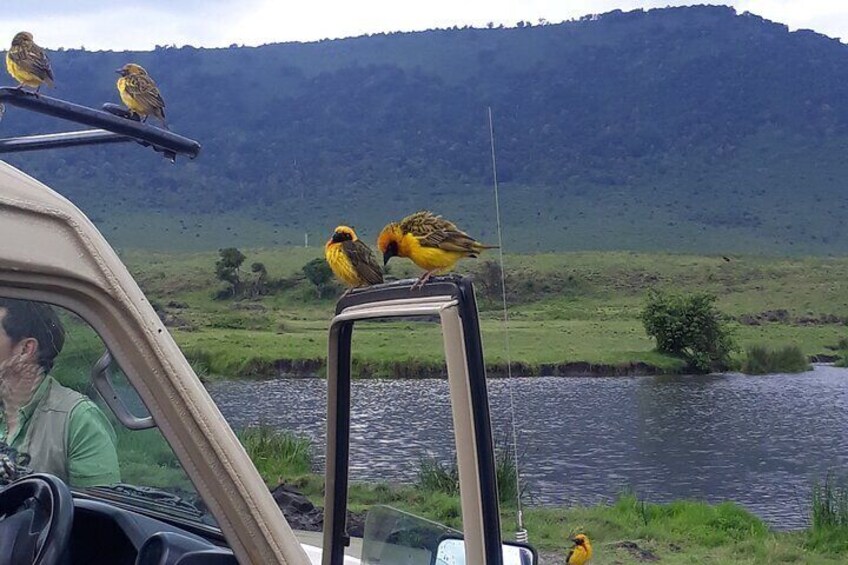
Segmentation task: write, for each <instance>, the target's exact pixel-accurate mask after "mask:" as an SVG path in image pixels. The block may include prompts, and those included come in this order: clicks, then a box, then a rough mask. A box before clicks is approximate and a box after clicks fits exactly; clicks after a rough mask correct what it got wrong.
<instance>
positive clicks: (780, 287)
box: [123, 248, 848, 380]
mask: <svg viewBox="0 0 848 565" xmlns="http://www.w3.org/2000/svg"><path fill="white" fill-rule="evenodd" d="M244 253H245V255H247V256H248V261H247V262H248V263H250V262H253V261H256V262H260V263H262V265H263V266H264V267H265V268H266V270H267V276H268V277H269V280H271V281H272V282H274V281H275V282H274V284H275V286H274V290H273V291H268V293H266V294H262V293H259V294H256V295H255V296H254V297H252V298H242V299H237V300H232V299H224V300H216V299H215V298H214V296H215V295H216V294H218V293H220V291H221V290H222V289H223V288H224V286H225V285H224V283H221V282H220V281H216V279H215V277H214V263H215V260H216V258H217V255H216V254H215V253H198V254H173V255H164V254H154V253H146V252H137V251H135V252H127V253H124V254H123V259H124V260H125V261H126V263H127V264H128V266H129V268H130V270H131V272H132V273H133V275H134V276H135V277H136V279H137V280H138V281H139V283H140V285H141V286H142V288H143V290H144V291H145V293H146V294H147V295H148V296H149V298H150V299H151V302H152V303H154V304H155V305H156V307H157V308H158V310H159V312H160V315H161V316H162V319H163V320H164V321H165V323H166V325H167V326H168V327H169V329H170V331H171V332H172V333H173V335H174V337H175V339H176V340H177V343H178V344H179V345H180V346H181V347H182V348H183V350H184V351H185V353H186V355H187V356H188V357H189V359H190V360H192V362H193V364H194V366H195V368H196V369H197V370H198V372H200V373H202V374H203V376H204V378H205V379H207V380H214V379H218V378H276V377H285V376H297V377H302V376H316V375H317V376H320V375H321V374H322V373H323V367H324V358H325V356H326V349H327V341H326V340H327V326H328V322H329V320H330V318H331V317H332V311H333V306H334V303H335V300H334V298H332V296H334V292H335V291H332V290H331V291H330V292H329V293H328V296H330V297H328V298H325V299H319V298H318V297H317V296H318V295H317V292H316V289H315V287H314V286H312V285H311V283H309V281H308V280H306V279H305V278H304V277H303V275H302V273H301V271H300V269H301V267H302V266H303V265H304V264H305V263H307V262H308V261H309V260H310V259H314V258H316V257H320V253H321V251H320V249H317V248H314V249H313V248H310V249H304V248H281V249H273V250H269V249H256V250H244ZM483 265H484V263H482V262H473V261H468V262H465V263H463V264H462V267H463V268H465V269H468V270H470V272H471V274H472V275H473V276H475V280H476V283H475V285H476V287H477V289H478V298H479V306H480V316H481V328H482V334H483V342H484V353H485V357H486V362H487V365H488V367H489V373H490V375H491V376H493V377H499V376H502V375H504V374H505V373H506V370H505V369H506V352H505V346H504V343H505V340H504V330H503V324H502V321H501V316H502V314H501V312H500V310H499V302H498V300H497V296H496V294H497V293H496V292H495V290H497V289H496V288H495V289H494V290H493V287H492V284H491V280H489V279H488V278H487V271H486V269H484V268H483ZM506 266H507V288H508V289H509V290H510V293H509V294H510V297H509V300H510V334H509V337H510V349H511V357H512V362H513V374H515V375H519V376H534V375H544V374H547V375H561V376H572V375H579V376H586V375H597V376H611V375H636V374H671V373H679V372H681V371H682V370H683V369H684V366H683V363H681V362H680V360H678V359H674V358H671V357H668V356H665V355H661V354H658V353H656V352H655V351H653V348H654V343H653V342H652V340H650V339H649V338H648V337H647V336H646V335H645V331H644V328H643V327H642V323H641V321H640V320H639V314H640V311H641V308H642V306H643V304H644V298H645V294H646V292H647V291H648V289H652V288H661V289H667V290H677V291H684V292H685V291H695V290H697V291H707V292H712V293H714V294H716V295H717V296H719V300H718V307H719V308H720V309H721V310H722V311H723V312H725V313H727V314H728V315H729V316H730V317H731V318H732V320H733V321H732V324H731V325H732V326H733V328H734V332H735V334H736V338H737V342H738V343H739V345H740V352H739V353H738V354H737V360H739V359H740V358H741V356H742V355H744V351H745V349H746V348H747V347H748V346H751V345H765V346H768V347H772V348H776V347H781V346H783V345H789V344H795V345H797V346H798V347H800V348H801V350H802V351H803V353H804V354H805V355H807V356H808V357H810V358H811V359H822V358H824V357H823V356H827V355H833V353H834V351H833V349H832V347H833V346H835V344H837V343H838V342H839V340H840V339H841V338H844V337H846V335H848V328H846V327H845V322H846V320H848V288H845V287H844V286H843V285H836V284H833V281H836V280H842V279H844V278H845V277H846V276H848V259H831V258H828V259H823V258H797V259H795V258H793V259H786V258H768V257H734V258H733V259H732V260H731V261H725V260H724V259H723V258H721V257H699V256H691V255H672V254H663V253H656V254H636V253H611V252H607V253H563V254H538V255H521V256H508V257H507V258H506ZM393 269H394V271H393V273H392V274H393V275H395V276H407V275H410V274H414V270H413V269H412V268H411V267H409V266H408V265H407V264H406V263H403V262H399V264H398V266H394V267H393ZM241 276H242V278H243V279H245V280H248V279H250V277H251V276H252V275H251V274H250V273H247V274H245V273H244V272H243V273H242V275H241ZM443 363H444V362H443V358H442V343H441V336H440V333H439V328H438V327H437V326H436V325H435V324H432V323H425V322H412V321H404V322H382V323H381V322H370V323H367V324H362V325H360V326H358V327H357V330H356V331H355V335H354V364H355V368H356V369H357V370H356V371H355V375H356V376H358V377H362V378H374V377H399V376H400V377H407V378H422V377H426V378H430V377H438V376H442V375H443V372H444V371H443Z"/></svg>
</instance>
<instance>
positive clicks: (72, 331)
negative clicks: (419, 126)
mask: <svg viewBox="0 0 848 565" xmlns="http://www.w3.org/2000/svg"><path fill="white" fill-rule="evenodd" d="M228 304H229V303H228ZM250 304H252V303H241V306H242V308H244V309H243V310H239V311H238V312H239V314H238V315H240V316H243V317H244V318H245V319H248V318H249V317H253V318H254V319H255V318H256V313H255V312H254V311H252V310H250V309H249V308H247V306H249V305H250ZM176 306H180V304H177V303H171V304H170V306H166V307H165V308H162V307H161V306H159V305H158V304H156V308H157V309H160V310H164V312H162V317H163V318H164V319H165V320H166V323H168V324H175V323H186V324H187V323H188V322H187V321H185V320H184V321H183V322H179V320H177V321H176V322H175V320H174V318H173V314H170V313H169V312H174V311H175V310H177V308H176ZM184 315H186V316H188V314H184ZM231 316H232V315H231ZM308 324H309V325H310V327H311V326H313V325H314V328H312V329H313V334H314V336H315V337H314V339H315V340H316V341H317V340H321V341H325V340H326V333H325V332H326V323H322V324H320V325H319V324H318V323H314V324H313V323H311V322H309V323H308ZM174 332H175V334H176V335H177V338H178V339H179V340H181V341H183V344H182V345H183V347H184V350H185V351H186V353H187V356H188V357H189V358H190V359H193V364H194V365H195V372H196V373H197V374H198V375H199V376H200V377H201V380H202V381H204V384H205V385H206V387H207V390H208V391H209V392H210V394H211V396H212V397H213V400H215V402H216V403H217V404H218V406H219V408H220V410H221V412H222V414H223V415H224V417H225V419H226V420H227V422H228V423H229V424H230V425H231V426H232V427H233V429H234V430H235V431H236V434H237V435H238V437H239V438H240V440H241V441H242V443H243V445H244V446H245V449H246V450H247V452H248V454H249V455H250V457H251V458H252V460H253V462H254V464H255V465H256V467H257V469H258V470H259V472H260V474H261V476H262V477H263V478H264V479H265V481H266V484H267V485H268V487H269V489H270V490H271V491H272V495H273V497H274V499H275V500H276V501H277V503H278V504H279V505H280V508H281V510H282V511H283V513H284V515H285V516H286V518H287V519H288V521H289V523H290V525H291V526H292V528H293V529H294V530H295V531H296V533H297V535H298V537H299V538H300V539H301V541H303V542H304V543H307V544H311V545H313V546H317V547H320V546H321V535H322V532H323V526H324V525H323V510H322V508H321V505H322V502H323V486H324V478H323V471H324V470H323V462H324V461H323V456H324V448H325V441H326V429H325V428H326V395H327V390H326V381H325V380H324V379H320V378H302V377H304V376H306V375H307V373H306V372H305V371H304V372H301V373H300V375H299V377H300V378H285V377H284V378H273V379H255V378H244V377H245V373H244V372H239V373H236V374H230V375H222V374H215V375H210V374H209V369H208V365H209V364H212V363H213V362H214V360H212V359H209V358H206V359H204V358H203V355H200V354H199V353H198V348H197V345H195V346H194V347H192V346H191V345H188V346H187V345H186V344H185V340H186V336H187V335H188V334H192V333H194V332H191V331H187V330H184V329H183V330H181V329H176V330H174ZM395 333H397V334H398V335H403V336H404V339H405V340H408V343H409V351H410V353H411V354H420V352H421V351H422V350H424V349H426V350H427V351H428V352H430V353H428V354H429V355H430V356H431V357H432V359H429V361H428V363H427V364H426V366H425V365H422V368H421V371H422V373H421V375H420V376H421V377H429V378H427V379H426V381H427V382H428V384H429V386H428V388H429V389H430V391H429V392H427V393H426V394H424V395H423V396H422V394H421V389H420V387H418V386H417V385H418V384H419V383H421V382H422V381H420V380H402V381H388V380H383V379H372V378H368V377H373V376H375V373H376V372H379V371H385V370H391V368H390V367H385V368H377V367H373V366H368V365H363V364H361V363H359V362H357V361H355V362H354V373H355V375H354V376H355V377H356V378H355V380H354V384H353V386H352V401H351V454H350V476H351V481H352V482H351V487H350V492H349V497H348V506H349V516H348V523H347V531H348V533H349V534H350V535H351V537H353V538H355V539H358V540H359V541H355V542H354V543H353V544H352V546H351V547H350V548H348V550H347V551H348V554H349V555H354V556H356V557H360V555H361V552H362V550H363V543H362V538H363V537H366V536H365V533H366V532H365V529H366V522H369V521H370V523H371V524H372V531H371V534H370V544H371V545H370V550H371V551H374V550H375V549H374V548H375V547H377V546H378V545H379V544H384V543H387V540H386V539H384V538H383V534H382V533H380V530H379V529H377V530H375V529H374V528H375V527H376V525H377V524H383V525H385V523H387V522H392V523H394V522H393V521H395V520H397V516H399V515H401V514H397V511H395V510H394V509H389V510H386V507H381V508H382V509H381V510H378V511H376V512H375V513H373V514H372V513H371V511H370V510H369V509H370V508H371V507H372V506H374V505H388V506H389V507H391V506H397V507H399V508H402V509H404V510H406V511H409V510H412V511H413V512H417V513H422V514H425V515H426V517H427V518H428V519H429V520H428V521H427V523H428V524H430V526H428V528H429V527H431V526H433V525H434V524H435V525H436V526H437V527H435V526H434V527H433V528H432V531H433V532H435V533H437V534H438V535H439V536H441V535H448V534H450V535H458V534H459V533H460V532H461V528H462V519H461V516H460V509H459V501H458V498H456V496H455V495H456V492H457V489H458V478H457V474H456V452H455V447H454V440H453V429H452V426H451V425H450V421H451V415H450V413H451V412H450V394H449V390H448V386H447V382H446V381H444V380H441V379H439V378H438V377H440V376H443V375H444V358H443V354H442V346H441V343H440V341H441V337H440V330H439V324H438V320H437V319H418V320H401V321H398V320H377V321H369V322H361V323H358V324H357V329H356V331H355V332H354V340H353V348H354V351H360V350H365V349H371V348H373V347H375V345H378V344H379V343H382V342H384V340H385V338H386V336H387V335H391V334H395ZM244 334H245V332H243V331H240V330H238V329H229V330H228V332H227V335H228V336H229V339H230V340H231V341H238V340H240V339H241V338H243V337H244V336H245V335H244ZM195 339H196V337H195ZM281 341H283V338H282V336H281ZM414 343H418V344H419V348H418V349H416V348H415V347H414V346H413V344H414ZM240 345H241V344H240ZM216 347H218V348H220V343H217V344H216ZM249 349H250V348H249V347H247V346H245V350H248V351H249ZM425 369H426V370H425ZM280 376H283V375H280ZM311 376H313V377H314V376H319V374H318V372H317V371H315V370H314V369H313V370H312V372H311ZM104 382H106V383H107V385H108V389H104V388H103V383H104ZM0 396H1V397H2V402H3V410H2V414H0V442H2V443H0V461H2V463H3V464H2V465H0V468H2V469H3V470H4V472H3V473H0V483H8V482H10V481H12V480H14V479H15V478H18V477H20V476H22V475H25V474H28V473H33V472H48V473H51V474H54V475H56V476H58V477H59V478H61V479H62V480H64V481H65V482H66V483H67V484H68V485H69V486H70V487H71V489H72V491H74V492H75V494H76V495H78V496H88V497H95V498H98V499H101V500H107V501H109V502H110V503H114V504H119V505H123V506H125V507H130V508H132V509H135V510H138V511H142V512H145V513H147V514H150V515H154V516H156V517H159V518H167V519H172V520H176V521H180V522H181V523H186V522H191V523H194V524H196V525H198V524H199V525H205V526H213V527H214V526H216V523H215V520H214V518H213V517H212V516H211V514H210V513H209V512H208V511H207V508H206V505H205V504H204V503H203V500H202V499H201V497H200V496H199V495H198V493H197V492H196V490H195V488H194V486H193V485H192V482H191V481H190V480H189V478H188V476H187V474H186V472H185V470H184V469H183V467H182V465H181V463H180V461H179V459H178V458H177V456H176V455H175V453H174V452H173V450H172V449H171V447H170V446H169V444H168V442H167V441H166V440H165V438H164V437H163V435H162V433H161V432H160V430H159V429H158V428H156V427H155V425H154V424H153V422H152V419H150V414H149V412H148V410H147V408H146V407H145V404H144V402H143V401H142V399H141V398H140V396H139V395H138V394H137V392H136V390H135V388H134V387H133V386H132V384H131V382H130V380H129V379H128V377H127V376H126V375H125V374H124V372H123V371H122V370H121V368H120V366H119V364H118V363H117V362H115V361H114V360H112V359H111V358H110V356H109V355H108V347H107V345H106V343H105V342H104V340H103V339H102V338H101V336H100V335H99V334H98V333H97V331H95V330H94V329H93V327H92V326H91V325H90V324H89V323H87V322H86V321H85V320H84V319H82V318H81V317H80V316H78V315H76V314H75V313H73V312H71V311H69V310H67V309H64V308H62V307H59V306H56V305H53V304H49V303H45V302H33V301H26V300H16V299H9V298H0ZM110 397H113V398H114V399H113V400H110V401H108V402H107V399H109V398H110ZM416 406H419V407H423V409H420V410H416V409H415V407H416ZM416 413H417V414H418V416H414V417H411V416H410V414H416ZM145 422H147V424H145ZM128 423H129V425H128ZM144 427H146V429H133V428H144ZM422 493H425V494H423V495H422ZM430 499H432V500H435V501H437V504H436V505H435V506H433V507H428V506H429V504H430V502H429V500H430ZM402 516H403V517H402V519H401V520H400V522H403V523H406V521H409V522H410V523H412V524H415V523H416V520H415V519H414V516H412V515H409V514H402ZM436 521H438V522H440V523H443V524H444V525H439V524H437V522H436ZM400 522H398V523H400ZM422 523H423V522H422ZM415 527H416V528H417V527H418V526H415ZM375 532H376V533H375ZM437 537H438V536H437ZM391 539H393V538H391ZM435 539H436V538H433V540H435ZM403 540H406V541H409V538H403ZM403 540H401V541H403ZM433 540H430V542H432V541H433ZM430 542H428V544H429V545H428V548H429V549H430V550H434V549H435V547H430V546H432V545H433V544H432V543H430ZM379 547H380V548H382V547H383V546H382V545H379ZM365 549H366V550H368V542H367V541H366V546H365ZM383 549H385V548H383ZM383 549H379V551H383ZM428 555H429V554H428ZM428 559H429V558H428ZM428 559H424V560H423V561H420V562H421V563H424V562H425V561H426V562H428V563H429V560H428ZM417 562H419V561H416V563H417Z"/></svg>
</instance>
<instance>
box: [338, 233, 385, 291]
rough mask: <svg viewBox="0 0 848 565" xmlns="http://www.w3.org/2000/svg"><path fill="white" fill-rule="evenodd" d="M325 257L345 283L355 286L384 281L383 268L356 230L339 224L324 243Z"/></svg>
mask: <svg viewBox="0 0 848 565" xmlns="http://www.w3.org/2000/svg"><path fill="white" fill-rule="evenodd" d="M324 257H325V258H326V259H327V263H329V265H330V269H332V271H333V274H335V275H336V277H338V279H339V280H340V281H342V282H343V283H344V284H345V285H347V286H349V287H351V288H353V287H357V286H370V285H372V284H380V283H381V282H383V270H382V269H380V265H379V264H377V261H376V259H374V253H373V252H372V251H371V248H370V247H368V245H366V244H365V243H364V242H363V241H362V240H361V239H359V238H358V237H356V232H355V231H353V229H352V228H349V227H347V226H339V227H337V228H336V229H335V231H334V232H333V236H332V237H331V238H330V239H329V240H328V241H327V244H326V245H324Z"/></svg>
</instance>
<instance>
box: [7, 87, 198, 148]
mask: <svg viewBox="0 0 848 565" xmlns="http://www.w3.org/2000/svg"><path fill="white" fill-rule="evenodd" d="M4 105H9V106H17V107H18V108H23V109H25V110H31V111H33V112H38V113H40V114H46V115H48V116H53V117H56V118H61V119H64V120H69V121H72V122H77V123H80V124H84V125H87V126H91V127H93V128H96V129H88V130H81V131H68V132H61V133H49V134H41V135H26V136H20V137H7V138H3V139H0V154H2V153H18V152H22V151H38V150H40V149H57V148H61V147H77V146H80V145H96V144H101V143H121V142H126V141H135V142H138V143H140V144H141V145H144V146H147V147H152V148H153V150H154V151H157V152H159V153H162V155H163V156H164V157H165V158H166V159H169V160H170V161H171V162H173V161H175V160H176V157H177V155H185V156H187V157H189V158H190V159H194V158H195V157H197V154H198V153H200V143H198V142H197V141H194V140H193V139H189V138H187V137H183V136H181V135H177V134H175V133H173V132H171V131H168V130H165V129H162V128H159V127H155V126H152V125H149V124H146V123H143V122H141V121H140V120H139V119H138V117H137V116H135V115H134V114H131V113H130V112H128V111H127V110H124V109H123V108H121V107H120V106H117V105H115V104H104V105H103V109H102V110H96V109H94V108H89V107H87V106H81V105H79V104H74V103H73V102H68V101H66V100H59V99H57V98H51V97H49V96H45V95H44V94H36V93H33V92H29V91H26V90H23V89H20V88H13V87H8V86H6V87H0V119H2V117H3V112H4V110H5V108H4Z"/></svg>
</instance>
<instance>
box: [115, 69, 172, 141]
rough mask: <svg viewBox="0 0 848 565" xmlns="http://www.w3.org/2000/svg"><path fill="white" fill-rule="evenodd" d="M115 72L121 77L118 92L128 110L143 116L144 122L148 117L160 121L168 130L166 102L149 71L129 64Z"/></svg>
mask: <svg viewBox="0 0 848 565" xmlns="http://www.w3.org/2000/svg"><path fill="white" fill-rule="evenodd" d="M115 72H116V73H118V74H119V75H121V78H119V79H118V92H119V93H120V95H121V100H122V101H123V103H124V104H126V106H127V108H129V109H130V110H131V111H133V112H135V113H136V114H138V115H139V116H142V121H143V122H146V121H147V117H148V116H153V117H155V118H157V119H159V120H160V121H161V122H162V126H163V127H165V129H167V128H168V124H166V123H165V101H164V100H162V95H161V94H160V93H159V88H157V87H156V83H155V82H154V81H153V79H152V78H150V75H149V74H147V71H145V70H144V68H143V67H142V66H141V65H136V64H135V63H128V64H126V65H124V66H123V67H121V68H120V69H118V70H117V71H115Z"/></svg>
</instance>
